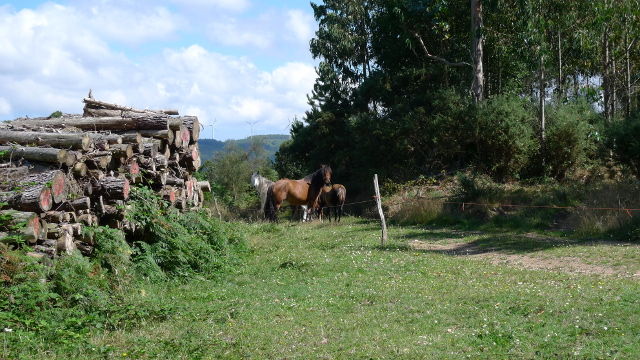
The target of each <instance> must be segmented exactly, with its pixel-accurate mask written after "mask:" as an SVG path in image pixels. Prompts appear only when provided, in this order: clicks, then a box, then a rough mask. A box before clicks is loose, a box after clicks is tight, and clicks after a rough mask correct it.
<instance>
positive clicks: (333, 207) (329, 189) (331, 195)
mask: <svg viewBox="0 0 640 360" xmlns="http://www.w3.org/2000/svg"><path fill="white" fill-rule="evenodd" d="M346 199H347V188H345V187H344V185H341V184H333V186H323V187H322V191H321V192H320V197H319V199H318V206H319V209H318V213H319V215H320V220H322V216H323V213H324V210H325V209H326V210H327V211H328V215H329V221H331V212H333V216H334V220H335V221H336V222H339V221H340V219H341V218H342V208H343V207H344V202H345V200H346Z"/></svg>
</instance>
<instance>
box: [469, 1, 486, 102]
mask: <svg viewBox="0 0 640 360" xmlns="http://www.w3.org/2000/svg"><path fill="white" fill-rule="evenodd" d="M483 31H484V29H483V20H482V0H471V34H472V39H473V42H472V47H471V51H472V54H473V84H472V85H471V91H472V92H473V100H474V102H475V103H479V102H481V101H482V100H483V99H484V69H483V66H482V56H483V46H484V34H483Z"/></svg>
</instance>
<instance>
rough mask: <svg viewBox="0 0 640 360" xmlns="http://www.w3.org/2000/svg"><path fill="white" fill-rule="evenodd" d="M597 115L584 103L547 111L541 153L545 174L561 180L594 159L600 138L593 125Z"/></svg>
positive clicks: (560, 106)
mask: <svg viewBox="0 0 640 360" xmlns="http://www.w3.org/2000/svg"><path fill="white" fill-rule="evenodd" d="M596 118H597V114H596V113H595V111H594V110H593V108H592V107H591V106H590V105H589V104H587V103H584V102H577V103H571V104H562V105H557V106H555V107H552V108H550V111H549V116H548V127H547V129H546V140H545V148H544V149H543V152H544V158H545V163H546V167H547V169H546V170H547V174H548V175H550V176H552V177H554V178H556V179H563V178H564V177H565V176H566V175H567V173H568V172H569V171H571V170H575V169H578V168H580V167H584V166H585V165H587V164H588V163H589V162H590V161H592V159H593V158H594V155H595V152H596V146H597V143H598V142H599V140H600V139H599V134H598V131H597V129H596V127H595V126H594V125H593V124H594V123H595V122H596Z"/></svg>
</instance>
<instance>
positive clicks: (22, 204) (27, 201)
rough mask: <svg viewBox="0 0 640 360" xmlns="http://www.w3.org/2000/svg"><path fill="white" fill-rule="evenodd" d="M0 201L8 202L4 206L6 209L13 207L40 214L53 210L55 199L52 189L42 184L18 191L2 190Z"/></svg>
mask: <svg viewBox="0 0 640 360" xmlns="http://www.w3.org/2000/svg"><path fill="white" fill-rule="evenodd" d="M0 203H5V204H6V205H4V206H2V208H5V209H6V208H11V209H15V210H20V211H31V212H35V213H38V214H39V213H43V212H45V211H49V210H51V206H52V205H53V199H52V197H51V189H50V188H49V187H47V186H44V185H42V184H41V185H35V186H31V187H28V188H25V189H21V190H18V191H9V192H2V193H0ZM0 205H1V204H0Z"/></svg>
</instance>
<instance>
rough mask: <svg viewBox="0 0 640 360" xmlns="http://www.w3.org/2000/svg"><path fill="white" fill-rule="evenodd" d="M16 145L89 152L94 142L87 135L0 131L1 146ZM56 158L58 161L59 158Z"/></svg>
mask: <svg viewBox="0 0 640 360" xmlns="http://www.w3.org/2000/svg"><path fill="white" fill-rule="evenodd" d="M7 143H16V144H21V145H38V146H50V147H55V148H62V149H81V150H85V151H88V150H90V149H91V148H92V147H93V141H92V140H91V138H90V137H89V136H87V135H85V134H82V133H77V134H75V133H74V134H70V133H47V132H36V131H10V130H0V144H7ZM55 156H56V161H59V160H57V156H58V155H55Z"/></svg>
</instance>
